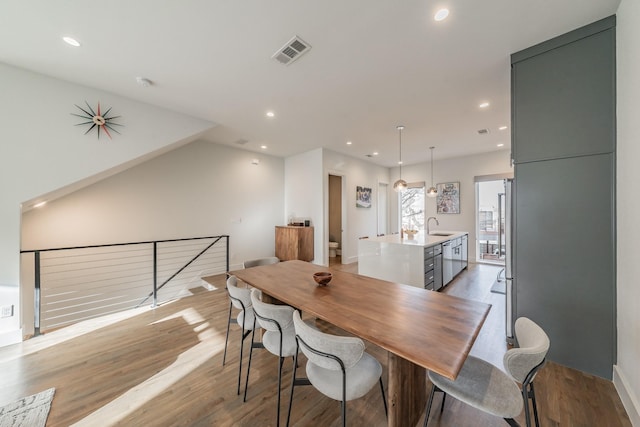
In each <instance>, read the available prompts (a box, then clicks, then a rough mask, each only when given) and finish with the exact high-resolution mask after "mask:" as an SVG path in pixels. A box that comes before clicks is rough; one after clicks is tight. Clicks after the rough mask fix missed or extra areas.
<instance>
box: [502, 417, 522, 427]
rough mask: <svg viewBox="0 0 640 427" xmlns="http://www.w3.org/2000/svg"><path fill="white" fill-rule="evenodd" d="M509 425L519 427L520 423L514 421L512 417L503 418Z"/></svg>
mask: <svg viewBox="0 0 640 427" xmlns="http://www.w3.org/2000/svg"><path fill="white" fill-rule="evenodd" d="M504 420H505V421H506V422H507V423H508V424H509V425H510V426H511V427H520V424H518V423H517V422H516V420H514V419H513V418H505V419H504Z"/></svg>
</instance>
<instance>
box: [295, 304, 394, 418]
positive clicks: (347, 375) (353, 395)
mask: <svg viewBox="0 0 640 427" xmlns="http://www.w3.org/2000/svg"><path fill="white" fill-rule="evenodd" d="M293 324H294V327H295V330H296V341H297V343H298V348H299V349H300V351H302V352H303V353H304V355H305V356H307V366H306V372H307V377H306V378H296V372H297V365H298V363H297V362H298V353H297V352H296V360H295V362H294V364H293V381H292V382H291V396H290V399H289V412H288V414H287V426H289V421H290V418H291V406H292V403H293V392H294V388H295V386H296V385H313V386H314V388H316V389H317V390H318V391H319V392H320V393H322V394H324V395H325V396H327V397H330V398H331V399H334V400H338V401H340V404H341V411H342V425H343V426H346V425H347V407H346V404H347V401H349V400H353V399H358V398H360V397H362V396H364V395H365V394H367V393H368V392H369V390H371V388H372V387H373V386H374V385H375V384H376V382H378V383H379V384H380V391H381V392H382V401H383V404H384V411H385V414H387V399H386V397H385V395H384V386H383V384H382V365H380V362H378V361H377V360H376V359H375V358H374V357H373V356H371V355H370V354H368V353H366V352H365V351H364V350H365V346H364V342H363V341H362V340H361V339H360V338H357V337H342V336H336V335H330V334H326V333H324V332H321V331H319V330H317V329H314V328H312V327H311V326H309V325H307V324H306V323H305V322H303V321H302V319H301V318H300V313H298V312H297V311H296V312H294V313H293Z"/></svg>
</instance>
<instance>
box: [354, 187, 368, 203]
mask: <svg viewBox="0 0 640 427" xmlns="http://www.w3.org/2000/svg"><path fill="white" fill-rule="evenodd" d="M370 207H371V189H370V188H367V187H361V186H359V185H358V186H357V187H356V208H370Z"/></svg>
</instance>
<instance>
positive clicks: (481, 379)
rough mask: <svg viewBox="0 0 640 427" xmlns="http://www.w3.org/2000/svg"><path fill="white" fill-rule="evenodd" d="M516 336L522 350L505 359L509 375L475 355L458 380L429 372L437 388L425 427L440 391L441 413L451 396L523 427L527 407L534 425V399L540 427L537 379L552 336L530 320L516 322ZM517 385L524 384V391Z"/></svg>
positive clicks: (435, 388)
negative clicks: (520, 421) (520, 420)
mask: <svg viewBox="0 0 640 427" xmlns="http://www.w3.org/2000/svg"><path fill="white" fill-rule="evenodd" d="M515 333H516V338H517V340H518V344H519V347H517V348H512V349H510V350H508V351H507V352H506V353H505V355H504V358H503V363H504V368H505V370H506V371H507V373H505V372H503V371H502V370H500V369H499V368H497V367H496V366H493V365H492V364H490V363H489V362H486V361H484V360H482V359H479V358H477V357H474V356H469V357H467V360H466V361H465V362H464V365H463V366H462V369H461V371H460V373H459V374H458V377H457V378H456V379H455V380H451V379H449V378H445V377H443V376H442V375H439V374H436V373H435V372H431V371H430V372H429V379H430V380H431V382H432V384H433V386H432V387H431V394H430V396H429V400H428V401H427V409H426V414H425V419H424V427H426V426H427V423H428V421H429V414H430V412H431V405H432V403H433V396H434V393H435V392H436V391H443V392H444V395H443V397H442V405H441V406H440V412H442V410H443V409H444V402H445V397H446V395H447V394H449V395H451V396H453V397H455V398H456V399H458V400H460V401H462V402H464V403H466V404H468V405H470V406H473V407H474V408H477V409H480V410H481V411H484V412H487V413H489V414H492V415H496V416H498V417H501V418H504V420H505V421H506V422H507V423H508V424H509V425H511V426H519V424H518V423H517V422H516V421H515V418H516V417H517V416H518V415H520V413H521V412H522V408H523V406H524V413H525V421H526V425H527V427H530V426H531V416H530V414H529V399H531V401H532V406H533V413H534V417H535V423H536V426H539V421H538V409H537V405H536V395H535V391H534V388H533V379H534V378H535V376H536V373H537V372H538V370H539V369H540V368H541V367H542V366H543V365H544V363H545V357H546V355H547V351H548V350H549V345H550V342H549V337H548V336H547V334H546V333H545V332H544V330H542V328H541V327H540V326H538V325H537V324H536V323H534V322H533V321H532V320H530V319H528V318H526V317H520V318H519V319H517V320H516V322H515ZM516 382H518V383H520V384H521V388H520V387H518V384H516Z"/></svg>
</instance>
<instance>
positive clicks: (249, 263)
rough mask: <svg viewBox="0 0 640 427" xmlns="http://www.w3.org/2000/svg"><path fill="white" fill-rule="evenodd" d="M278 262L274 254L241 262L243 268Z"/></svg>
mask: <svg viewBox="0 0 640 427" xmlns="http://www.w3.org/2000/svg"><path fill="white" fill-rule="evenodd" d="M279 262H280V259H278V257H275V256H270V257H265V258H256V259H250V260H247V261H245V262H244V263H243V265H244V268H251V267H258V266H260V265H269V264H277V263H279Z"/></svg>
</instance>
